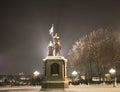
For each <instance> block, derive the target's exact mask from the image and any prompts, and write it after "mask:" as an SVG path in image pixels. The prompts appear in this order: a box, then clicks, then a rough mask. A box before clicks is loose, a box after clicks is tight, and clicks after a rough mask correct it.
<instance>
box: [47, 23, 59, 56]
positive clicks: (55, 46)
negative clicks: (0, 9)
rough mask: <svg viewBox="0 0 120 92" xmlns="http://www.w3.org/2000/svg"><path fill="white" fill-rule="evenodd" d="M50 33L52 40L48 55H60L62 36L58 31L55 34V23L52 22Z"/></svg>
mask: <svg viewBox="0 0 120 92" xmlns="http://www.w3.org/2000/svg"><path fill="white" fill-rule="evenodd" d="M49 34H50V35H51V37H52V41H50V43H49V46H48V49H49V53H48V56H60V54H61V42H60V37H59V36H58V35H57V33H56V34H55V35H54V25H53V24H52V27H51V29H50V30H49Z"/></svg>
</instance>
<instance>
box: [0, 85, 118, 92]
mask: <svg viewBox="0 0 120 92" xmlns="http://www.w3.org/2000/svg"><path fill="white" fill-rule="evenodd" d="M40 89H41V87H40V86H36V87H33V86H25V87H4V88H0V92H45V91H40ZM47 92H120V84H119V85H118V86H116V87H113V85H89V86H88V85H78V86H73V85H70V86H69V88H67V89H65V90H59V89H56V90H55V89H53V90H49V91H47Z"/></svg>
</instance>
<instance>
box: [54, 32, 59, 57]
mask: <svg viewBox="0 0 120 92" xmlns="http://www.w3.org/2000/svg"><path fill="white" fill-rule="evenodd" d="M53 45H54V55H55V56H60V54H61V42H60V37H59V36H58V35H57V33H56V34H55V36H53Z"/></svg>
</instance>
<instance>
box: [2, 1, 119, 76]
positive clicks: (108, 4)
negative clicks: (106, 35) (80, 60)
mask: <svg viewBox="0 0 120 92" xmlns="http://www.w3.org/2000/svg"><path fill="white" fill-rule="evenodd" d="M51 24H54V25H55V32H57V33H58V35H59V36H60V37H61V42H62V54H63V55H64V56H65V57H67V53H68V51H69V49H71V48H72V45H73V44H74V42H75V41H76V40H78V39H79V38H80V37H82V36H83V35H85V34H89V33H90V32H91V31H93V30H96V29H98V28H101V27H103V28H106V27H112V28H113V29H120V28H119V26H120V1H119V0H0V74H18V73H19V72H24V73H25V74H32V73H33V71H35V70H38V71H40V72H41V71H42V68H43V67H42V59H43V58H45V57H46V55H47V45H48V43H49V41H50V36H49V29H50V28H51Z"/></svg>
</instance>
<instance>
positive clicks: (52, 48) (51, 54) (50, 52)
mask: <svg viewBox="0 0 120 92" xmlns="http://www.w3.org/2000/svg"><path fill="white" fill-rule="evenodd" d="M48 50H49V52H48V56H53V50H54V47H53V43H52V42H51V41H50V43H49V44H48Z"/></svg>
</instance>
